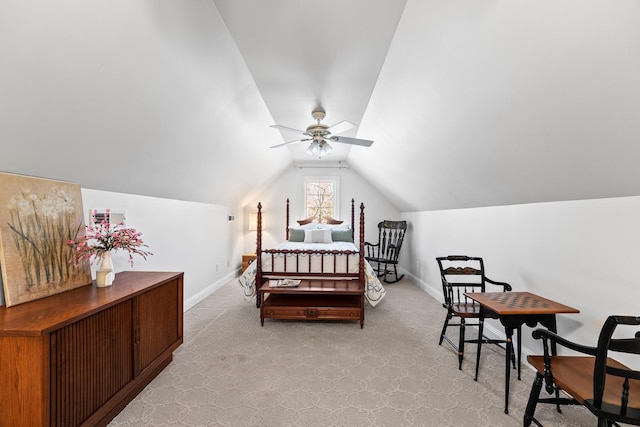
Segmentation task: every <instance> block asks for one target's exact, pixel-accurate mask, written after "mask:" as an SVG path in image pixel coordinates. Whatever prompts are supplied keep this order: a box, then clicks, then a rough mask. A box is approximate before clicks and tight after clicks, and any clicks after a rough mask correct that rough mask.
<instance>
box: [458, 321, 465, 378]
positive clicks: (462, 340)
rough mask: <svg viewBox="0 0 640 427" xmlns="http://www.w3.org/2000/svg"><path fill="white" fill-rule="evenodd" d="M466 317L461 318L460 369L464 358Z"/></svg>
mask: <svg viewBox="0 0 640 427" xmlns="http://www.w3.org/2000/svg"><path fill="white" fill-rule="evenodd" d="M464 323H465V322H464V317H461V318H460V344H459V345H458V369H462V359H463V358H464V330H465V324H464Z"/></svg>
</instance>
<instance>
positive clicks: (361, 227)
mask: <svg viewBox="0 0 640 427" xmlns="http://www.w3.org/2000/svg"><path fill="white" fill-rule="evenodd" d="M351 233H353V231H352V232H351ZM360 283H362V285H363V286H364V203H360Z"/></svg>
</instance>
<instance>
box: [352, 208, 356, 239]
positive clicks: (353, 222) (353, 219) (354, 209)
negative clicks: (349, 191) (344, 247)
mask: <svg viewBox="0 0 640 427" xmlns="http://www.w3.org/2000/svg"><path fill="white" fill-rule="evenodd" d="M355 204H356V201H355V200H353V199H351V240H352V241H354V242H355V241H356V239H355V236H354V233H355V229H356V222H355V212H356V208H355Z"/></svg>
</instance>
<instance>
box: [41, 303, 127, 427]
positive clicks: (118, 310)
mask: <svg viewBox="0 0 640 427" xmlns="http://www.w3.org/2000/svg"><path fill="white" fill-rule="evenodd" d="M132 379H133V311H132V302H131V300H128V301H124V302H122V303H120V304H117V305H115V306H113V307H110V308H107V309H105V310H103V311H100V312H98V313H96V314H93V315H91V316H89V317H86V318H84V319H82V320H79V321H77V322H74V323H72V324H70V325H68V326H65V327H63V328H61V329H58V330H56V331H54V332H53V333H52V334H51V425H54V426H76V425H80V424H81V423H82V422H83V421H84V420H86V419H87V418H88V417H89V416H90V415H91V414H93V413H94V412H95V411H96V410H98V409H99V408H100V407H101V406H102V405H104V404H105V403H106V402H107V401H108V400H109V399H110V398H112V397H113V396H114V395H115V394H116V393H117V392H118V391H119V390H120V389H122V388H123V387H124V386H125V385H126V384H127V383H129V382H130V381H131V380H132Z"/></svg>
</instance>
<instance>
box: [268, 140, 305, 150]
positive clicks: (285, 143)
mask: <svg viewBox="0 0 640 427" xmlns="http://www.w3.org/2000/svg"><path fill="white" fill-rule="evenodd" d="M311 140H312V138H305V139H294V140H293V141H287V142H283V143H282V144H277V145H272V146H271V147H269V148H277V147H282V146H283V145H287V144H293V143H294V142H305V141H311Z"/></svg>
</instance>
